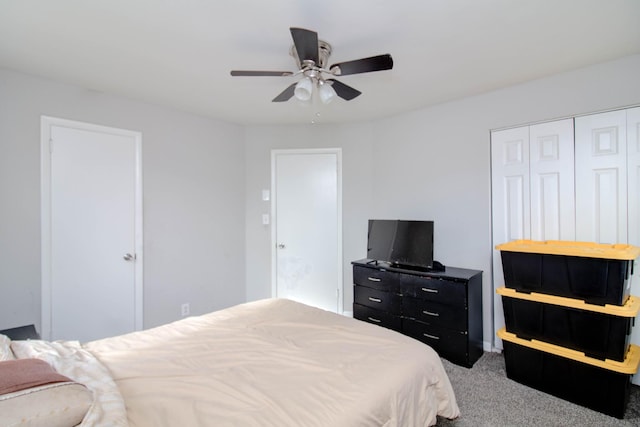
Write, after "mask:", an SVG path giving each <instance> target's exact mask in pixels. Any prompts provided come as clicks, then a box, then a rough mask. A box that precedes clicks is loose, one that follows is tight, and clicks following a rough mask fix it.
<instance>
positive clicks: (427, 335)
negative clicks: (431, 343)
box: [422, 334, 440, 340]
mask: <svg viewBox="0 0 640 427" xmlns="http://www.w3.org/2000/svg"><path fill="white" fill-rule="evenodd" d="M422 335H424V336H425V337H427V338H431V339H433V340H439V339H440V337H437V336H435V335H430V334H422Z"/></svg>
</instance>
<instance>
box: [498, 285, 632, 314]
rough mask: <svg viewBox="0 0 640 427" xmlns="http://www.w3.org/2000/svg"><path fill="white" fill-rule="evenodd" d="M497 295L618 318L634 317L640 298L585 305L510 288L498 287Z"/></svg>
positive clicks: (573, 299) (566, 299)
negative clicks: (617, 303) (618, 303)
mask: <svg viewBox="0 0 640 427" xmlns="http://www.w3.org/2000/svg"><path fill="white" fill-rule="evenodd" d="M496 293H497V294H498V295H502V296H503V297H509V298H518V299H522V300H526V301H534V302H541V303H544V304H553V305H559V306H562V307H569V308H576V309H578V310H586V311H593V312H596V313H602V314H609V315H611V316H619V317H636V316H637V315H638V312H639V311H640V298H638V297H636V296H633V295H631V296H630V297H629V298H627V302H626V303H625V304H624V305H612V304H605V305H597V304H587V303H586V302H584V301H583V300H581V299H575V298H567V297H559V296H556V295H548V294H539V293H537V292H531V293H530V294H528V293H525V292H518V291H516V290H515V289H512V288H505V287H504V286H503V287H500V288H498V289H496Z"/></svg>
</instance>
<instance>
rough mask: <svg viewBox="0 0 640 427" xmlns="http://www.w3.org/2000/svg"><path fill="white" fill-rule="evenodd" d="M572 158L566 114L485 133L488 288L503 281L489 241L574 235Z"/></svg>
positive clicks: (498, 308) (497, 312)
mask: <svg viewBox="0 0 640 427" xmlns="http://www.w3.org/2000/svg"><path fill="white" fill-rule="evenodd" d="M573 163H574V152H573V120H572V119H566V120H558V121H554V122H549V123H541V124H537V125H531V126H523V127H519V128H514V129H506V130H500V131H494V132H492V133H491V172H492V173H491V175H492V210H493V212H492V214H493V245H494V250H493V272H494V278H493V282H494V290H495V289H497V288H499V287H502V286H504V276H503V274H502V261H501V258H500V252H499V251H497V250H495V245H498V244H500V243H505V242H509V241H511V240H515V239H533V240H573V239H574V238H575V222H574V221H575V216H574V212H575V205H574V175H573ZM494 302H495V304H494V327H495V330H496V331H497V330H499V329H500V328H502V327H504V315H503V311H502V299H501V297H500V296H499V295H496V294H494ZM496 346H497V347H498V348H501V343H499V342H497V343H496Z"/></svg>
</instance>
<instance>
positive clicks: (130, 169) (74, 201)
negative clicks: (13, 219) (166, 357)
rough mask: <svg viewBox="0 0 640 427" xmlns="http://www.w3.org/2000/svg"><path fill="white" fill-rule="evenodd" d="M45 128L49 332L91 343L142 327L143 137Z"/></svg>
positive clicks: (70, 126)
mask: <svg viewBox="0 0 640 427" xmlns="http://www.w3.org/2000/svg"><path fill="white" fill-rule="evenodd" d="M44 128H46V132H47V133H48V137H49V138H48V141H47V142H48V144H45V145H48V156H46V157H47V160H48V165H47V166H48V167H47V168H46V169H47V171H46V172H48V176H46V177H43V179H44V180H48V183H47V184H46V185H45V186H44V187H46V189H47V190H48V191H43V194H44V193H48V194H47V195H48V200H43V208H45V204H46V205H47V206H46V209H45V213H46V216H47V217H48V219H47V220H46V222H47V223H48V224H47V227H46V228H43V243H44V244H43V252H45V253H43V255H44V256H43V259H44V258H46V261H45V262H46V263H47V264H48V265H47V267H48V269H47V270H45V269H43V280H44V282H43V283H46V286H43V291H45V292H43V329H44V331H43V332H48V333H49V337H50V339H74V340H80V341H89V340H94V339H98V338H104V337H107V336H112V335H117V334H123V333H127V332H131V331H134V330H136V329H140V328H141V326H142V325H141V323H142V322H141V318H142V317H141V311H142V304H141V303H142V301H141V300H142V298H141V296H142V283H141V277H142V276H141V255H142V253H141V239H140V238H141V229H140V227H141V218H140V213H141V212H140V208H141V204H140V186H139V184H140V182H139V181H140V180H139V178H140V174H139V152H140V151H139V150H140V135H139V134H138V133H134V132H127V131H120V130H114V129H106V128H98V127H93V126H91V125H85V124H78V123H73V122H63V123H58V122H57V121H56V120H55V119H54V120H53V121H47V122H46V123H45V122H44V119H43V129H44ZM43 133H44V132H43ZM44 139H45V138H43V140H44ZM43 148H44V149H46V148H47V147H45V146H43ZM44 217H45V215H43V221H44ZM43 224H44V222H43ZM44 276H46V278H45V277H44ZM45 294H46V295H45ZM45 297H48V298H46V299H45ZM45 307H47V308H48V310H45V309H44V308H45ZM47 311H48V313H46V312H47ZM45 326H48V328H46V327H45Z"/></svg>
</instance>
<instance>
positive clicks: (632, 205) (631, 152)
mask: <svg viewBox="0 0 640 427" xmlns="http://www.w3.org/2000/svg"><path fill="white" fill-rule="evenodd" d="M627 169H628V170H627V174H628V185H629V193H628V194H629V196H628V197H629V199H628V204H629V223H628V227H629V229H628V233H629V244H632V245H635V246H640V107H636V108H630V109H628V110H627ZM638 270H639V269H636V276H637V275H638ZM637 289H638V291H637V292H636V293H634V295H640V284H639V286H638V288H637Z"/></svg>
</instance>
